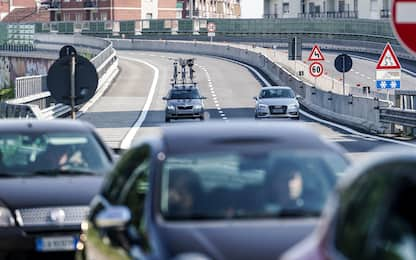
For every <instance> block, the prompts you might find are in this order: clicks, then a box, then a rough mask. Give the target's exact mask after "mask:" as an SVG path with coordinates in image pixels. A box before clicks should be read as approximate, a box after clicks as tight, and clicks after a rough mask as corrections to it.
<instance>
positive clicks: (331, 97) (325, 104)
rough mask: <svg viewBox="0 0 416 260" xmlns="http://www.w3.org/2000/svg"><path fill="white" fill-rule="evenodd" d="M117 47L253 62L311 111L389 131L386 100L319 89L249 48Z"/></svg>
mask: <svg viewBox="0 0 416 260" xmlns="http://www.w3.org/2000/svg"><path fill="white" fill-rule="evenodd" d="M113 44H114V47H115V48H116V49H124V50H144V51H167V52H182V53H191V54H202V55H209V56H218V57H223V58H229V59H233V60H237V61H240V62H243V63H246V64H249V65H252V66H254V67H256V68H258V69H259V70H261V71H262V72H263V73H264V74H266V75H267V76H268V77H269V78H270V79H271V80H272V81H273V82H274V84H278V85H288V86H291V87H292V88H293V89H294V90H295V92H297V93H298V94H299V95H301V96H302V97H303V100H302V101H301V103H302V105H303V106H304V107H305V108H306V109H307V110H310V111H311V112H314V113H316V114H319V115H320V116H321V117H324V118H327V119H330V120H332V121H335V122H339V123H342V124H344V125H349V126H351V127H354V128H357V129H360V130H364V131H367V132H372V133H388V132H389V131H390V129H389V127H388V125H386V124H382V123H380V121H379V113H380V112H379V110H378V109H377V107H380V106H381V107H387V106H388V104H387V103H385V102H380V101H376V100H374V99H370V98H361V97H352V96H342V95H336V94H332V93H330V92H327V91H323V90H318V89H316V88H313V87H312V86H309V85H306V84H305V83H304V82H302V81H301V80H299V79H298V78H296V77H295V76H293V75H291V74H290V73H289V72H288V71H287V70H286V69H284V68H282V67H281V66H280V65H279V64H276V63H274V62H272V61H271V60H269V59H268V58H267V57H265V56H263V55H262V54H259V53H256V52H253V51H250V50H248V49H243V48H236V47H231V46H226V45H219V44H209V43H201V42H175V41H145V40H114V41H113Z"/></svg>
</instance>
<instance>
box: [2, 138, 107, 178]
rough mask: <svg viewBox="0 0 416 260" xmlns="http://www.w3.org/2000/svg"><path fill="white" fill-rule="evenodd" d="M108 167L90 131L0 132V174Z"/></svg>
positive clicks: (96, 170)
mask: <svg viewBox="0 0 416 260" xmlns="http://www.w3.org/2000/svg"><path fill="white" fill-rule="evenodd" d="M110 167H111V161H110V158H109V157H108V155H107V154H106V152H105V151H104V150H103V148H102V146H101V145H100V144H99V142H98V141H97V139H96V138H95V137H94V135H93V134H91V133H87V132H59V133H2V134H0V172H1V173H2V174H3V175H11V176H23V177H24V176H33V175H35V174H37V173H45V175H48V174H51V175H54V174H59V171H60V170H62V171H77V172H78V173H80V172H82V171H85V172H91V173H96V174H103V173H105V172H107V171H108V170H109V169H110Z"/></svg>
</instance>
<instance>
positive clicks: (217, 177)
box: [160, 151, 347, 220]
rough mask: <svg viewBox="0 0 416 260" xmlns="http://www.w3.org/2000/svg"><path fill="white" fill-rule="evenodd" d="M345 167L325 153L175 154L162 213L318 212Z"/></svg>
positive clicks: (243, 215)
mask: <svg viewBox="0 0 416 260" xmlns="http://www.w3.org/2000/svg"><path fill="white" fill-rule="evenodd" d="M346 166H347V163H346V161H345V160H344V159H343V158H342V157H341V156H339V155H337V154H335V153H327V152H324V151H320V152H319V153H316V152H311V151H295V152H289V153H288V152H270V153H267V154H262V156H261V157H259V156H258V155H253V154H240V153H237V152H231V153H215V154H214V153H212V154H211V153H207V154H189V155H180V156H172V157H169V158H168V159H167V160H166V162H165V163H164V167H163V173H162V188H161V201H160V207H161V213H162V215H163V216H164V218H166V219H170V220H190V219H234V218H236V219H253V218H254V219H256V218H279V217H305V216H310V217H315V216H319V215H320V212H321V210H322V208H323V206H324V204H325V201H326V199H327V197H328V195H329V194H330V192H331V191H332V189H333V187H334V184H335V182H336V179H337V177H338V175H340V174H342V172H343V171H344V170H345V168H346Z"/></svg>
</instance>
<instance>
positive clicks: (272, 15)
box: [263, 14, 279, 19]
mask: <svg viewBox="0 0 416 260" xmlns="http://www.w3.org/2000/svg"><path fill="white" fill-rule="evenodd" d="M263 18H265V19H277V18H279V16H278V15H277V14H264V15H263Z"/></svg>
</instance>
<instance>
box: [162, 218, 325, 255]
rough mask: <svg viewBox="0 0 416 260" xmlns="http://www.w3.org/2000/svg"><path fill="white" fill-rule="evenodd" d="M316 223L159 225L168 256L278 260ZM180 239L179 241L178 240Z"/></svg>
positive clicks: (256, 222)
mask: <svg viewBox="0 0 416 260" xmlns="http://www.w3.org/2000/svg"><path fill="white" fill-rule="evenodd" d="M317 223H318V219H317V218H316V219H315V218H314V219H296V220H275V221H269V220H264V221H261V220H259V221H246V222H244V221H238V222H217V223H216V222H210V223H201V222H194V223H190V222H188V223H172V224H167V223H164V224H162V227H161V235H162V237H161V238H162V240H163V241H164V242H165V243H166V244H165V245H166V246H167V248H168V251H169V252H168V253H169V254H172V255H171V256H172V257H174V256H176V255H178V254H180V253H187V252H188V253H189V252H198V253H203V254H205V255H206V256H208V257H210V258H212V259H216V260H221V259H273V260H276V259H279V257H280V256H281V255H282V254H283V253H284V252H285V251H286V250H288V249H289V248H290V247H292V246H293V245H294V244H296V243H297V242H300V241H301V240H302V239H304V238H305V237H306V236H307V235H309V234H310V233H312V231H313V229H314V228H315V227H316V225H317ZM178 238H180V239H178Z"/></svg>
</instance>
